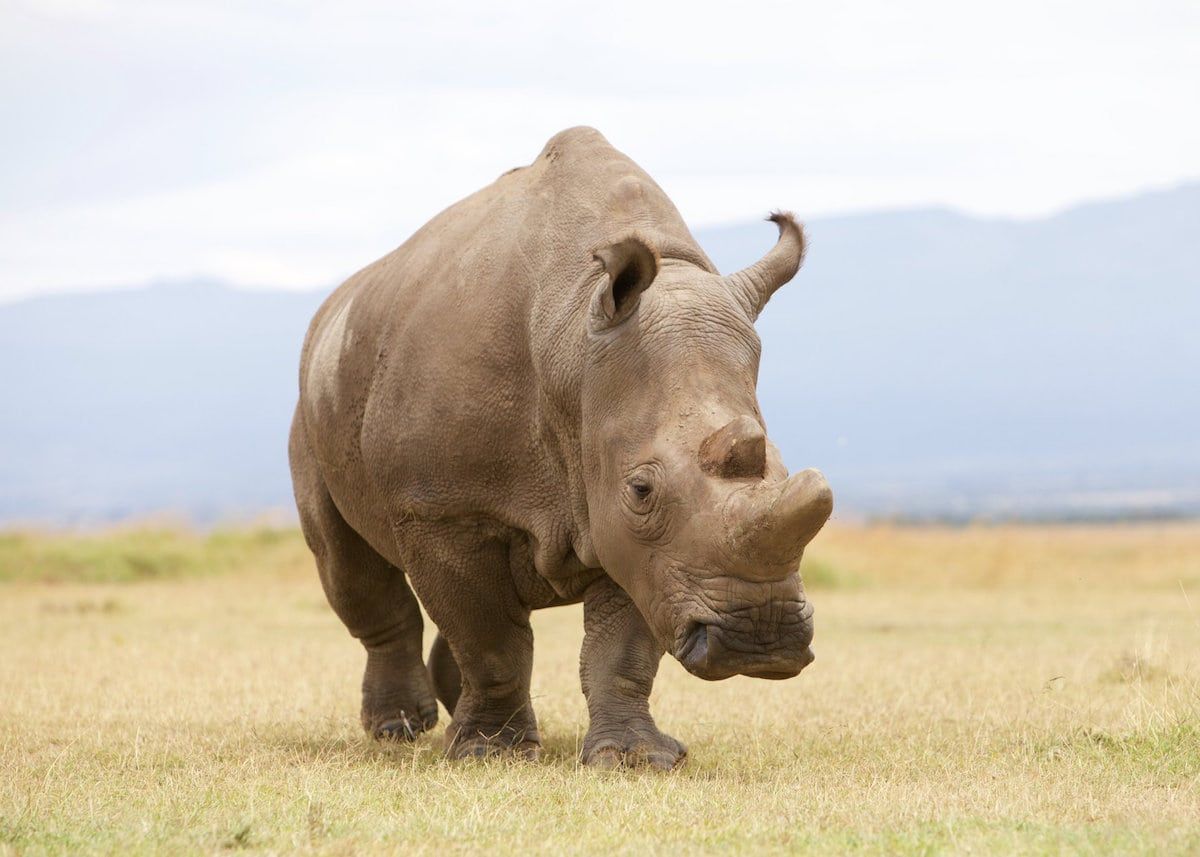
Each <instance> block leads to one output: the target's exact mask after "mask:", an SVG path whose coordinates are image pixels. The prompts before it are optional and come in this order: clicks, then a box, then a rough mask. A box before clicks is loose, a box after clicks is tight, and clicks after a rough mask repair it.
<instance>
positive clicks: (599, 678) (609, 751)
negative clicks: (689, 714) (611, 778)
mask: <svg viewBox="0 0 1200 857" xmlns="http://www.w3.org/2000/svg"><path fill="white" fill-rule="evenodd" d="M583 624H584V637H583V649H582V651H581V652H580V657H579V677H580V682H581V683H582V685H583V693H584V696H585V697H586V698H587V705H588V714H589V716H590V718H591V723H590V725H589V726H588V731H587V734H586V735H585V736H584V739H583V749H582V752H581V753H580V759H581V761H582V762H583V763H584V764H585V765H590V766H592V767H597V768H620V767H627V768H635V767H649V768H655V769H658V770H664V771H669V770H671V769H672V768H675V767H678V766H679V765H681V764H683V762H684V761H685V760H686V759H687V747H685V746H684V745H683V744H682V743H681V742H679V741H677V740H675V739H674V738H672V737H671V736H670V735H667V734H666V733H664V732H661V731H659V729H658V727H657V726H656V725H655V723H654V718H652V717H651V716H650V691H651V689H652V688H653V687H654V677H655V675H656V674H657V673H658V662H659V660H660V659H661V658H662V654H663V653H662V650H661V649H660V648H659V647H658V643H657V642H656V641H655V640H654V635H653V634H652V633H651V632H650V629H649V628H648V627H647V626H646V622H645V620H644V619H643V618H642V615H641V613H639V612H638V609H637V607H635V606H634V604H633V602H632V601H631V600H630V599H629V596H628V595H626V594H625V592H624V591H623V590H622V589H621V588H620V587H619V586H617V584H615V583H613V581H612V580H610V579H609V578H607V577H602V578H600V579H599V580H597V581H596V582H595V583H593V584H592V585H591V586H590V587H589V588H588V590H587V592H586V593H585V594H584V598H583Z"/></svg>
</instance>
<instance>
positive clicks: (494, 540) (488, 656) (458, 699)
mask: <svg viewBox="0 0 1200 857" xmlns="http://www.w3.org/2000/svg"><path fill="white" fill-rule="evenodd" d="M398 532H399V533H400V536H399V538H398V541H399V542H400V543H401V550H402V553H403V558H404V560H405V565H406V568H408V569H409V575H410V577H411V579H412V582H413V586H414V588H415V589H416V590H417V594H418V595H419V596H420V597H421V603H422V604H424V605H425V609H426V610H428V611H429V616H430V618H431V619H433V621H434V624H436V625H437V627H438V633H439V641H438V642H436V643H435V644H434V651H433V653H432V654H431V658H430V667H431V670H432V672H433V681H434V684H435V686H436V687H437V689H438V691H439V693H440V694H441V697H442V701H443V702H444V703H445V705H446V707H447V708H448V709H450V711H451V719H450V725H449V726H447V727H446V754H447V755H448V756H450V757H451V758H456V759H459V758H466V757H471V756H490V755H493V754H496V753H506V752H508V753H513V754H515V755H517V756H522V757H525V758H528V759H536V758H537V757H538V755H539V752H540V750H541V738H540V736H539V734H538V726H537V719H536V718H535V717H534V713H533V704H532V702H531V700H530V697H529V683H530V678H531V675H532V672H533V629H532V628H531V627H530V625H529V608H528V607H526V606H525V605H524V604H522V603H521V600H520V597H519V596H518V594H517V591H516V587H515V585H514V584H513V579H512V573H511V570H510V559H509V554H510V541H509V538H508V537H506V533H505V531H503V530H502V529H501V528H500V527H499V526H490V525H487V524H481V523H478V522H467V523H454V522H445V523H436V522H435V523H427V524H422V523H416V522H412V523H409V524H407V525H405V526H403V527H402V528H400V529H399V530H398ZM455 667H456V668H457V669H454V668H455ZM455 673H457V675H455Z"/></svg>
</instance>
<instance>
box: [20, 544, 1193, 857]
mask: <svg viewBox="0 0 1200 857" xmlns="http://www.w3.org/2000/svg"><path fill="white" fill-rule="evenodd" d="M805 571H806V575H807V577H808V578H809V580H810V582H811V586H812V594H813V599H814V601H815V603H816V608H817V623H818V624H817V640H816V645H815V648H816V650H817V655H818V657H817V661H816V663H815V664H814V665H813V666H812V667H811V668H810V669H809V670H808V671H806V672H805V673H804V675H802V676H801V677H800V678H798V679H796V680H793V681H787V682H778V683H772V682H758V681H753V680H749V679H740V678H739V679H732V680H729V681H726V682H721V683H716V684H709V683H704V682H701V681H699V680H697V679H694V678H692V677H690V676H688V675H687V674H686V673H684V672H683V671H682V669H680V668H679V667H678V666H677V665H676V664H674V663H673V662H670V661H666V660H664V662H663V669H662V671H661V673H660V679H659V682H658V686H657V687H656V691H655V698H654V710H655V712H656V714H657V716H658V719H659V722H660V724H661V725H662V726H663V727H664V728H665V729H667V730H668V731H670V732H672V733H673V734H674V735H676V736H677V737H679V738H680V739H682V740H684V741H685V742H686V743H687V744H688V745H689V746H690V748H691V759H690V762H689V764H688V765H687V767H686V768H684V769H683V770H680V771H677V772H675V773H673V774H668V775H654V774H648V773H638V772H620V771H618V772H595V771H591V770H587V769H582V768H580V767H579V766H578V765H577V763H576V753H577V750H578V747H579V743H580V740H581V738H582V735H583V731H584V728H585V725H586V718H585V709H584V705H583V700H582V697H581V696H580V694H579V691H578V680H577V677H576V675H577V674H576V669H577V668H576V654H577V652H578V647H579V642H580V639H581V623H580V616H579V611H578V608H562V609H558V610H552V611H547V612H545V613H542V614H539V615H537V616H536V619H535V630H536V633H537V662H536V665H535V674H534V695H535V705H536V706H537V708H538V713H539V717H540V720H541V724H542V733H543V737H544V739H545V741H546V751H547V752H546V754H545V757H544V759H543V761H541V762H540V763H536V764H530V763H514V762H505V761H489V762H482V763H449V762H446V761H444V760H443V759H442V758H441V755H440V738H441V735H440V732H441V726H439V728H438V729H437V730H436V732H435V733H434V734H433V735H432V736H426V737H424V738H422V739H421V740H419V741H418V742H417V743H416V744H415V745H412V746H399V747H397V746H381V745H377V744H374V743H372V742H370V741H368V740H366V739H365V738H364V737H362V735H361V734H360V732H359V729H358V726H357V695H358V694H357V683H358V680H359V675H360V669H361V666H362V661H363V655H362V653H361V650H360V649H359V648H358V646H357V644H356V643H355V642H354V641H352V640H351V639H350V638H349V637H348V636H347V635H346V633H345V631H344V630H343V628H342V627H341V625H340V624H339V623H338V622H337V620H336V618H335V617H334V616H333V615H332V613H331V612H330V611H329V610H328V608H327V607H326V606H325V604H324V601H323V598H322V595H321V592H320V589H319V587H318V585H317V582H316V578H315V574H314V573H313V570H312V566H311V560H310V558H309V557H308V555H307V552H306V551H305V549H304V546H303V543H302V542H301V541H300V539H299V537H298V535H297V534H296V533H294V532H292V531H286V530H283V531H280V530H257V531H244V532H219V533H214V534H211V535H207V536H205V535H197V534H191V533H187V532H181V531H175V530H158V531H154V530H124V531H114V532H106V533H100V534H95V535H91V536H86V537H82V536H73V537H67V536H61V535H60V536H54V535H37V534H8V535H2V536H0V853H10V852H15V853H26V852H28V853H40V852H72V853H78V852H109V853H113V852H116V853H139V852H146V853H150V852H171V853H218V852H221V853H223V852H227V851H244V852H249V853H254V852H271V853H304V852H315V853H330V854H340V853H347V854H348V853H361V852H364V851H376V850H378V851H386V852H404V853H434V852H437V853H442V852H447V851H449V852H458V851H483V850H487V851H489V852H491V851H495V852H498V853H510V852H517V851H520V852H523V853H564V852H565V853H573V852H610V851H616V852H621V851H624V852H631V853H635V852H636V853H641V852H651V853H693V852H716V851H726V850H728V851H736V852H747V853H763V852H799V853H819V854H829V853H842V852H861V853H872V854H893V853H915V854H927V853H940V852H950V853H966V852H971V853H980V852H991V853H1005V854H1013V853H1016V854H1021V853H1038V854H1040V853H1059V852H1066V853H1130V852H1151V853H1189V852H1190V853H1197V852H1200V526H1196V525H1183V524H1180V525H1170V526H1166V525H1163V526H1150V525H1144V526H1136V527H1132V526H1131V527H1110V528H1104V529H1100V528H1089V527H1071V528H1037V527H1020V528H1013V527H1000V528H968V529H960V530H942V529H897V528H886V527H869V528H855V527H841V528H833V529H830V530H828V531H827V532H825V533H823V534H822V535H821V536H820V537H819V538H818V540H817V542H816V543H815V544H814V545H813V547H812V548H811V549H810V555H809V557H807V558H806V560H805ZM445 719H446V718H445V716H444V714H443V720H442V722H443V724H444V723H445Z"/></svg>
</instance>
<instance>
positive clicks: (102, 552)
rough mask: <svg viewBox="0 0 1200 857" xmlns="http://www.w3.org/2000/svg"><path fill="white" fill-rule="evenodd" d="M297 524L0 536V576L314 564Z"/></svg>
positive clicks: (137, 577)
mask: <svg viewBox="0 0 1200 857" xmlns="http://www.w3.org/2000/svg"><path fill="white" fill-rule="evenodd" d="M306 556H307V549H306V548H305V546H304V541H303V539H302V538H301V536H300V533H299V531H298V530H296V529H293V528H287V529H282V528H272V527H259V528H253V529H249V528H247V529H227V530H216V531H214V532H211V533H207V534H203V533H197V532H192V531H188V530H184V529H170V528H162V529H137V530H116V531H110V532H103V533H88V534H63V533H36V532H12V533H5V534H3V535H0V583H4V582H8V583H11V582H41V583H128V582H134V581H145V580H179V579H184V578H189V577H201V576H206V575H211V574H227V573H230V572H236V571H247V572H250V571H263V570H267V571H271V570H274V571H280V572H283V571H286V570H288V569H290V568H308V566H309V562H305V561H304V558H305V557H306Z"/></svg>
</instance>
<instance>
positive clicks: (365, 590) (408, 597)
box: [291, 420, 438, 740]
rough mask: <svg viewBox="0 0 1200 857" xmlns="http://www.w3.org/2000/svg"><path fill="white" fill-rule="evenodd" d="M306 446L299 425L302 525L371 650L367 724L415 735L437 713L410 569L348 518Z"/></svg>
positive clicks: (325, 580) (296, 451) (385, 732)
mask: <svg viewBox="0 0 1200 857" xmlns="http://www.w3.org/2000/svg"><path fill="white" fill-rule="evenodd" d="M297 423H299V420H297ZM305 446H306V445H305V444H304V438H303V427H302V426H294V427H293V431H292V443H291V459H292V473H293V481H294V484H295V489H296V500H297V506H298V508H299V510H300V524H301V529H302V530H303V531H304V538H305V540H306V541H307V542H308V545H309V548H310V549H311V550H312V552H313V555H314V556H315V557H316V561H317V569H318V572H319V574H320V577H321V585H322V587H323V588H324V590H325V596H326V598H327V599H328V600H329V604H330V606H332V607H333V610H334V612H335V613H337V615H338V617H339V618H340V619H341V620H342V622H343V623H344V624H345V626H346V628H347V629H348V630H349V631H350V633H351V635H352V636H354V637H356V638H358V640H359V641H360V642H361V643H362V644H363V648H365V649H366V652H367V664H366V668H365V670H364V671H363V682H362V711H361V721H362V726H363V729H364V730H366V732H367V734H369V735H371V736H372V737H374V738H377V739H380V740H412V739H413V738H415V737H416V736H417V735H418V734H419V733H421V732H424V731H426V730H427V729H430V728H432V727H433V726H434V725H435V724H436V723H437V717H438V711H437V699H436V698H435V696H434V692H433V686H432V684H431V682H430V679H429V674H428V672H426V670H425V664H424V662H423V661H422V659H421V632H422V626H423V620H422V619H421V610H420V607H419V606H418V605H417V599H416V597H415V596H414V595H413V592H412V589H410V588H409V586H408V582H407V581H406V580H405V578H404V573H403V572H402V571H401V570H400V569H398V568H396V567H395V566H393V565H392V564H391V563H389V562H388V561H387V560H386V559H384V558H383V557H382V556H380V555H379V554H378V553H376V552H375V550H374V549H373V548H371V546H370V545H368V544H367V543H366V541H365V540H364V539H363V538H362V537H361V536H360V535H359V534H358V533H356V532H355V531H354V530H353V529H352V528H351V527H350V525H349V524H347V523H346V521H345V520H344V519H343V518H342V516H341V513H339V512H338V510H337V507H336V506H335V505H334V503H333V500H332V499H331V498H330V496H329V492H328V491H327V490H326V488H325V485H324V483H323V481H322V480H321V478H320V475H319V474H318V473H317V472H316V468H315V464H314V462H313V460H312V458H311V457H306V455H305V453H306V452H307V450H306V448H305Z"/></svg>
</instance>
